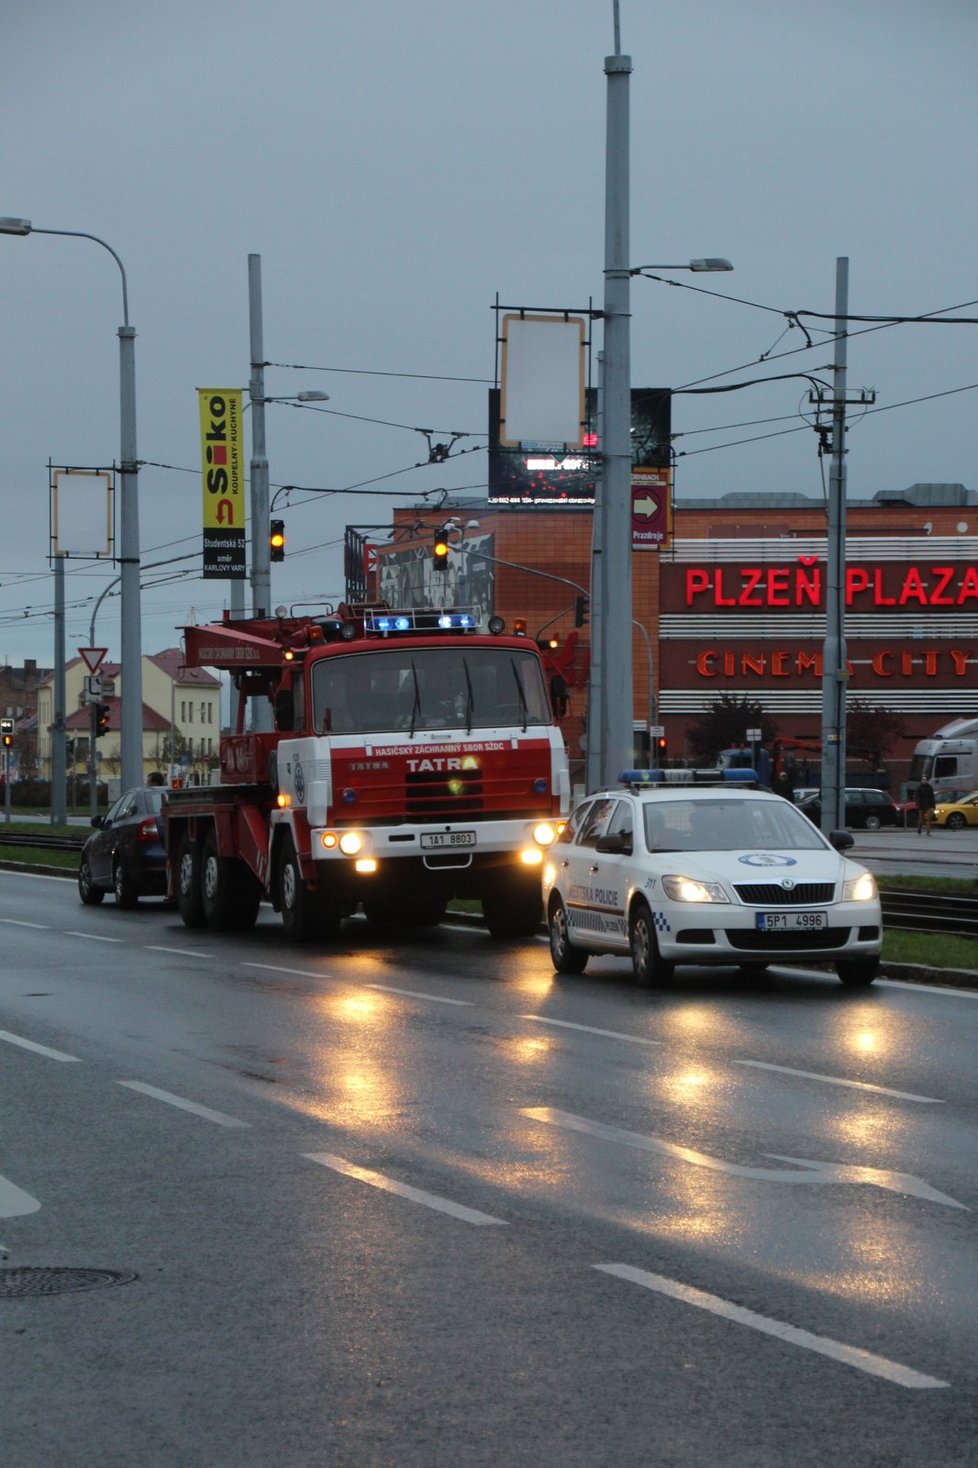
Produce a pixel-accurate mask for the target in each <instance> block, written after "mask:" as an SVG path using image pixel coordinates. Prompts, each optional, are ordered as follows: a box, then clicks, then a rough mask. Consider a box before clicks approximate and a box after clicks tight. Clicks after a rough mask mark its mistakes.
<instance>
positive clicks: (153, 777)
mask: <svg viewBox="0 0 978 1468" xmlns="http://www.w3.org/2000/svg"><path fill="white" fill-rule="evenodd" d="M146 783H147V785H165V784H166V781H165V779H164V778H163V775H162V774H161V772H160V771H159V770H153V771H152V773H151V774H150V777H149V779H148V780H147V782H146Z"/></svg>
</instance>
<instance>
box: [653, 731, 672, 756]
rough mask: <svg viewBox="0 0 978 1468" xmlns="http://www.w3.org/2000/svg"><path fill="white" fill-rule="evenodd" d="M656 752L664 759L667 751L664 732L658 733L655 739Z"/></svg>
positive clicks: (666, 740) (667, 745) (667, 743)
mask: <svg viewBox="0 0 978 1468" xmlns="http://www.w3.org/2000/svg"><path fill="white" fill-rule="evenodd" d="M655 749H656V754H657V755H658V757H659V759H660V760H664V759H665V757H666V755H667V754H668V753H669V741H668V739H667V738H666V736H665V735H664V734H660V735H659V737H658V738H657V739H656V741H655Z"/></svg>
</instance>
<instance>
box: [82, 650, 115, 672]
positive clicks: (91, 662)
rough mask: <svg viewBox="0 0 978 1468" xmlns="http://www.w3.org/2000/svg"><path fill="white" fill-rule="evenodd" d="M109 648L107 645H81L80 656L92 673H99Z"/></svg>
mask: <svg viewBox="0 0 978 1468" xmlns="http://www.w3.org/2000/svg"><path fill="white" fill-rule="evenodd" d="M108 650H109V649H108V648H107V647H80V648H79V649H78V656H79V657H80V658H81V660H82V662H83V663H84V664H85V667H86V668H87V669H88V671H89V672H90V673H97V672H98V670H99V668H100V667H101V666H102V659H103V658H104V657H105V654H106V653H107V652H108Z"/></svg>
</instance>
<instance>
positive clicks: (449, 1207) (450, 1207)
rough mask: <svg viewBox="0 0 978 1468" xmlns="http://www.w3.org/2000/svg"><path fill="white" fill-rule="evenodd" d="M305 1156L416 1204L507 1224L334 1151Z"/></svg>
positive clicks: (455, 1215)
mask: <svg viewBox="0 0 978 1468" xmlns="http://www.w3.org/2000/svg"><path fill="white" fill-rule="evenodd" d="M302 1155H303V1157H308V1158H309V1161H310V1162H318V1163H319V1164H320V1165H321V1166H322V1167H329V1168H332V1170H333V1171H334V1172H342V1173H345V1174H346V1176H347V1177H354V1178H356V1179H357V1180H358V1181H359V1182H362V1183H368V1184H369V1185H370V1187H372V1188H382V1189H383V1190H384V1192H386V1193H397V1195H398V1196H399V1197H401V1198H410V1199H411V1201H412V1202H413V1203H422V1204H424V1206H425V1207H426V1208H434V1209H436V1210H437V1211H438V1212H439V1213H450V1214H451V1216H452V1217H453V1218H460V1219H461V1220H462V1222H463V1223H474V1224H491V1223H496V1224H499V1225H500V1226H501V1227H503V1228H505V1227H507V1224H506V1220H505V1219H504V1218H493V1217H492V1216H491V1214H489V1213H480V1212H479V1211H478V1209H477V1208H466V1207H465V1206H464V1204H462V1203H453V1202H452V1201H451V1200H450V1199H449V1198H439V1197H438V1196H437V1194H435V1193H425V1192H423V1191H422V1190H421V1189H420V1188H412V1187H410V1186H409V1185H408V1184H407V1183H398V1182H395V1181H394V1179H393V1178H391V1177H385V1176H384V1174H383V1173H382V1172H374V1171H373V1170H372V1169H371V1168H369V1167H358V1166H357V1165H356V1163H355V1162H346V1161H345V1160H344V1159H343V1158H342V1157H336V1156H334V1155H333V1153H332V1152H303V1154H302Z"/></svg>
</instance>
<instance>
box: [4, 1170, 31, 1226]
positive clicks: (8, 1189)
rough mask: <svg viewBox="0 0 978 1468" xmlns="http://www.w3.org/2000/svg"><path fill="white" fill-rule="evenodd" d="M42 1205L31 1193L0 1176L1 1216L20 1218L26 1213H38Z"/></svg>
mask: <svg viewBox="0 0 978 1468" xmlns="http://www.w3.org/2000/svg"><path fill="white" fill-rule="evenodd" d="M40 1206H41V1205H40V1203H39V1202H38V1201H37V1199H36V1198H32V1197H31V1195H30V1193H25V1192H24V1190H23V1188H18V1187H16V1186H15V1185H14V1184H13V1183H12V1182H9V1181H8V1179H7V1178H5V1177H0V1218H19V1217H20V1216H21V1215H22V1214H24V1213H36V1212H37V1210H38V1209H39V1208H40Z"/></svg>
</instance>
